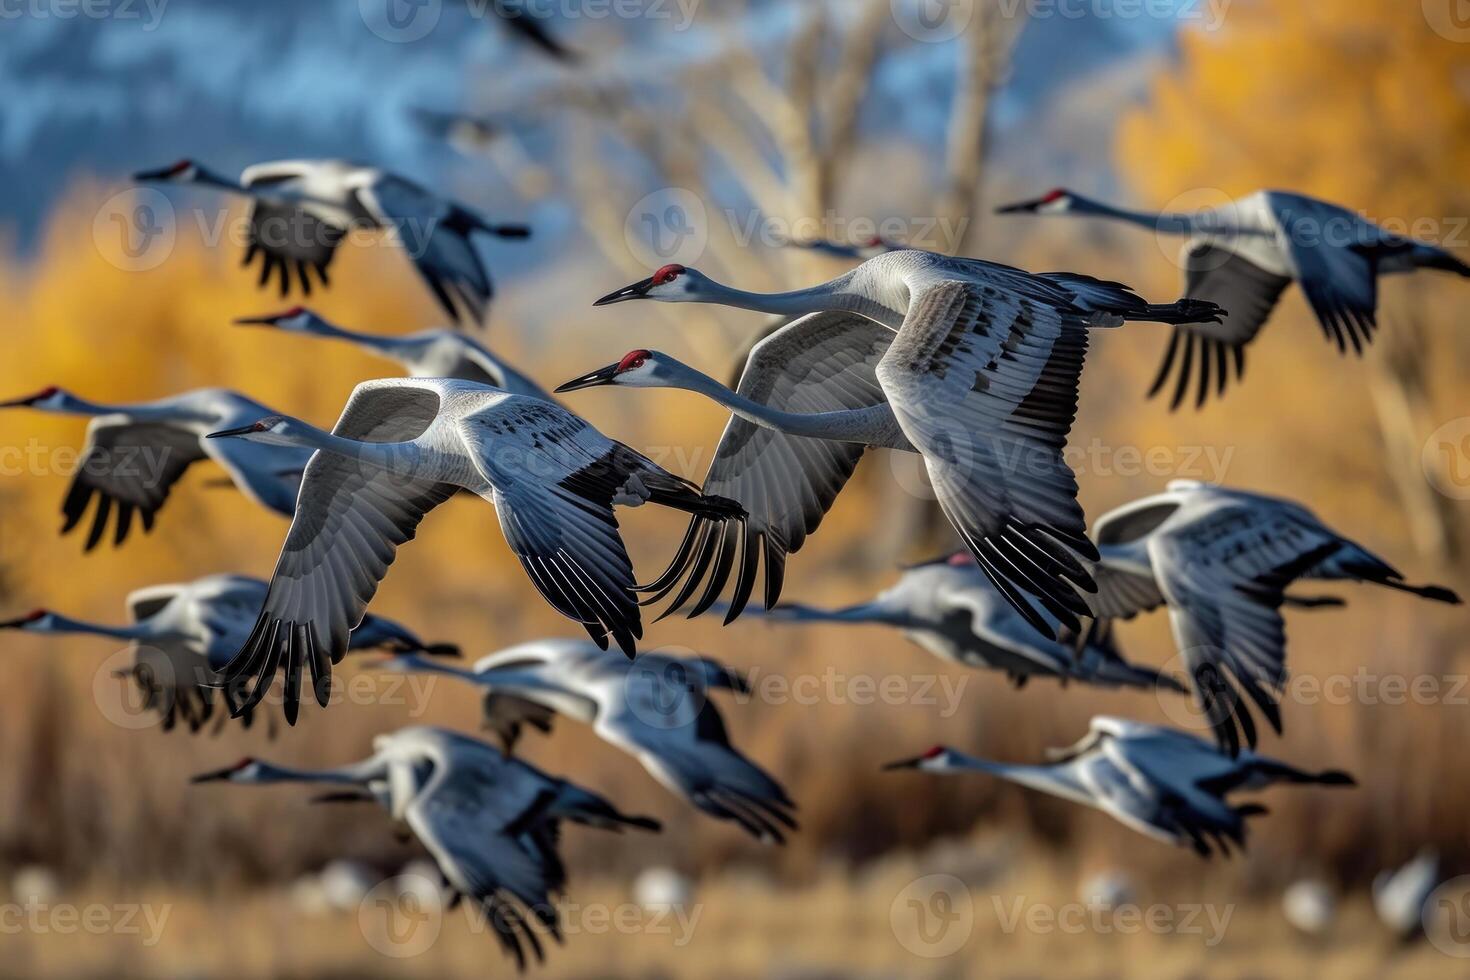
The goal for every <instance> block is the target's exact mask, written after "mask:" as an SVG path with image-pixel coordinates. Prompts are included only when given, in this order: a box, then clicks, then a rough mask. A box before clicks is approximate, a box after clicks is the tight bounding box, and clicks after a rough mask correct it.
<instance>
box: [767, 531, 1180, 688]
mask: <svg viewBox="0 0 1470 980" xmlns="http://www.w3.org/2000/svg"><path fill="white" fill-rule="evenodd" d="M764 618H766V619H770V620H773V621H777V622H793V623H852V624H875V625H881V626H889V627H892V628H894V629H899V630H902V631H903V634H904V636H906V637H908V638H909V639H910V640H912V641H913V642H914V643H916V644H917V645H918V646H920V647H922V648H923V649H924V650H927V651H928V652H929V653H932V654H933V655H934V656H936V657H938V658H939V659H941V660H945V661H948V662H949V663H954V664H960V665H962V666H965V667H974V668H977V669H982V670H997V671H1003V672H1004V673H1005V675H1006V676H1007V677H1008V678H1009V679H1010V681H1011V683H1013V684H1014V685H1015V686H1016V687H1018V688H1019V687H1023V686H1025V684H1026V682H1027V681H1029V680H1030V679H1031V678H1033V677H1050V678H1057V679H1059V680H1060V681H1062V683H1064V684H1065V683H1066V682H1067V681H1077V682H1078V683H1082V684H1092V685H1096V686H1098V687H1135V688H1143V689H1152V688H1156V687H1157V688H1164V689H1166V690H1174V691H1180V692H1182V691H1184V687H1183V686H1181V685H1180V684H1179V683H1178V682H1177V681H1175V680H1174V679H1173V678H1170V677H1167V676H1164V675H1162V674H1160V673H1159V672H1158V671H1156V670H1152V669H1150V668H1147V667H1139V666H1136V665H1134V664H1131V663H1129V662H1128V661H1126V660H1125V659H1123V655H1122V654H1121V653H1120V652H1119V650H1118V648H1117V647H1116V645H1114V644H1113V642H1112V638H1111V631H1106V630H1095V631H1093V632H1092V633H1091V634H1090V635H1088V636H1087V637H1085V638H1084V640H1083V642H1080V643H1078V644H1077V645H1076V646H1075V647H1074V646H1072V645H1071V644H1068V643H1065V642H1061V641H1058V640H1050V639H1047V638H1046V637H1044V636H1040V635H1038V634H1037V632H1036V631H1035V630H1034V629H1032V628H1031V626H1030V624H1028V623H1027V622H1026V621H1025V620H1024V619H1022V618H1021V617H1020V616H1018V615H1017V614H1016V611H1015V609H1014V608H1013V607H1012V606H1011V604H1010V603H1008V602H1006V601H1005V597H1004V596H1002V595H1001V594H1000V593H999V592H997V591H996V589H995V586H993V585H992V584H991V583H990V580H989V579H988V578H986V577H985V575H984V573H982V572H981V571H980V568H979V566H977V565H976V564H975V559H974V557H973V556H972V555H971V554H970V553H969V552H968V551H959V552H956V553H955V554H953V555H950V556H948V557H945V558H939V559H936V560H934V561H930V562H925V563H923V564H920V565H914V566H912V567H910V568H908V569H906V570H905V571H904V573H903V575H902V576H901V577H900V578H899V580H898V581H897V582H895V583H894V584H893V585H892V586H890V587H889V588H888V589H885V590H884V591H883V592H881V593H880V594H879V595H878V596H877V597H876V598H875V599H873V600H872V601H870V602H863V603H859V604H858V605H855V606H847V607H846V608H843V609H815V608H813V607H811V606H804V605H800V604H796V603H783V604H782V605H779V606H777V607H776V608H775V609H772V610H769V611H768V612H766V613H765V614H764Z"/></svg>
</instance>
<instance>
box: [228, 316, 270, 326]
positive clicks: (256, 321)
mask: <svg viewBox="0 0 1470 980" xmlns="http://www.w3.org/2000/svg"><path fill="white" fill-rule="evenodd" d="M279 319H280V317H279V316H277V315H271V316H237V317H235V319H233V320H231V321H230V322H231V323H233V324H234V325H235V326H237V327H274V326H276V322H277V321H278V320H279Z"/></svg>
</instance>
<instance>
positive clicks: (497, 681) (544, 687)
mask: <svg viewBox="0 0 1470 980" xmlns="http://www.w3.org/2000/svg"><path fill="white" fill-rule="evenodd" d="M384 666H386V667H388V668H390V669H395V670H412V671H421V672H425V673H435V674H449V675H451V676H454V677H458V678H460V679H461V680H464V681H468V682H469V683H471V684H475V685H477V686H478V687H481V688H484V690H485V692H486V693H485V726H486V727H487V728H490V729H492V730H494V731H495V732H496V733H497V735H498V736H499V737H500V740H501V744H502V745H503V746H504V747H505V749H506V751H507V752H509V751H510V750H511V749H512V748H513V747H514V746H515V744H516V741H517V740H518V739H519V737H520V733H521V729H522V727H523V726H524V725H527V724H529V725H532V726H533V727H536V728H539V729H540V730H542V731H550V729H551V723H552V719H553V718H554V717H555V716H556V715H558V714H560V715H564V716H566V717H568V718H571V719H573V720H575V721H579V722H582V723H583V724H587V725H591V726H592V729H593V731H595V732H596V733H597V735H598V737H600V738H601V739H602V740H603V741H605V742H607V743H609V744H610V745H614V746H616V747H617V748H619V749H622V750H623V751H624V752H627V753H628V754H629V755H632V756H633V757H634V758H636V759H637V760H638V761H639V762H640V763H641V764H642V765H643V768H645V769H646V770H648V773H649V775H651V776H652V777H653V778H654V779H656V780H657V781H658V782H659V783H661V784H662V785H663V786H664V787H665V788H666V789H668V790H669V792H671V793H674V794H675V795H677V796H680V797H682V798H683V799H685V800H687V801H688V802H689V803H690V804H691V805H692V806H694V807H696V808H697V809H699V810H701V811H702V812H704V813H707V814H709V815H710V816H712V817H716V818H717V819H721V820H729V821H733V822H734V823H736V824H738V825H739V826H740V827H742V828H743V829H744V830H745V831H746V832H747V833H749V834H751V835H752V836H754V837H756V838H759V839H761V840H766V841H774V842H776V843H783V842H784V841H785V835H784V832H783V831H784V830H791V829H795V827H796V821H795V820H794V819H793V818H792V816H791V811H792V810H794V809H795V807H796V804H794V803H792V802H791V799H790V797H788V796H787V795H786V791H785V790H784V789H782V787H781V785H780V784H779V783H778V782H776V780H775V779H773V778H772V777H771V776H770V775H768V774H767V773H766V772H764V771H763V770H762V769H761V768H760V767H759V766H757V765H756V764H755V763H753V762H751V761H750V760H749V759H747V758H746V757H745V756H744V754H742V753H741V752H740V750H739V749H737V748H735V746H733V745H731V744H730V736H729V734H728V733H727V732H726V730H725V722H724V720H723V719H722V718H721V717H720V712H719V709H718V708H716V707H715V703H714V701H713V699H712V698H711V697H710V694H711V692H713V691H715V690H719V689H725V690H733V691H736V692H739V693H749V688H748V687H747V686H746V682H745V678H744V677H742V676H741V675H740V674H738V673H736V672H735V671H732V670H731V669H729V668H728V667H726V666H724V665H723V664H720V663H718V662H716V661H714V660H710V659H708V658H705V657H698V658H688V659H684V658H677V657H670V656H665V655H663V654H655V653H645V654H642V655H640V656H639V657H638V659H637V660H636V661H631V662H630V661H627V660H624V659H622V658H618V657H608V656H606V655H605V654H603V652H602V651H601V650H599V649H598V648H597V647H596V646H594V645H593V644H591V643H589V642H587V641H586V640H539V641H537V642H534V643H523V644H520V645H519V646H514V647H511V648H509V649H507V650H502V651H500V652H499V653H493V654H491V655H489V656H487V657H484V658H483V659H481V660H479V661H478V662H476V663H475V665H474V667H473V668H472V669H470V670H462V669H455V668H448V667H446V665H444V664H441V663H437V662H435V661H432V660H428V659H426V658H423V657H418V656H414V655H413V654H412V653H411V652H409V653H405V654H402V655H399V656H394V657H391V658H389V659H388V660H387V661H385V663H384Z"/></svg>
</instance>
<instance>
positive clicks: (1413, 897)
mask: <svg viewBox="0 0 1470 980" xmlns="http://www.w3.org/2000/svg"><path fill="white" fill-rule="evenodd" d="M1438 885H1439V855H1438V854H1437V853H1436V852H1435V851H1434V850H1432V849H1425V850H1422V851H1420V852H1419V853H1418V854H1416V855H1414V857H1413V859H1412V860H1410V861H1409V862H1408V863H1407V864H1405V865H1404V866H1403V867H1399V868H1385V869H1384V870H1382V871H1380V872H1378V874H1376V875H1374V876H1373V911H1374V912H1376V913H1377V914H1378V921H1379V922H1382V923H1383V924H1384V925H1385V926H1387V927H1388V929H1389V930H1390V931H1392V932H1393V934H1394V935H1395V936H1396V937H1398V939H1399V940H1400V941H1401V942H1409V941H1410V940H1413V939H1415V938H1416V937H1418V936H1419V935H1420V934H1421V933H1422V932H1423V931H1424V917H1425V909H1424V903H1425V902H1427V901H1429V896H1430V895H1432V894H1434V890H1435V888H1436V887H1438Z"/></svg>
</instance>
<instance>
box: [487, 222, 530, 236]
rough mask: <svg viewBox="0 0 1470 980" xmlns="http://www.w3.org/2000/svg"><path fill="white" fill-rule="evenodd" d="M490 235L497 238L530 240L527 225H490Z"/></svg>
mask: <svg viewBox="0 0 1470 980" xmlns="http://www.w3.org/2000/svg"><path fill="white" fill-rule="evenodd" d="M490 234H492V235H494V236H495V237H497V238H530V237H531V229H530V227H528V226H527V225H491V226H490Z"/></svg>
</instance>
